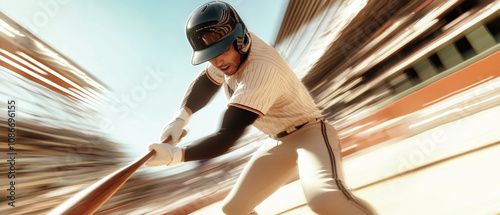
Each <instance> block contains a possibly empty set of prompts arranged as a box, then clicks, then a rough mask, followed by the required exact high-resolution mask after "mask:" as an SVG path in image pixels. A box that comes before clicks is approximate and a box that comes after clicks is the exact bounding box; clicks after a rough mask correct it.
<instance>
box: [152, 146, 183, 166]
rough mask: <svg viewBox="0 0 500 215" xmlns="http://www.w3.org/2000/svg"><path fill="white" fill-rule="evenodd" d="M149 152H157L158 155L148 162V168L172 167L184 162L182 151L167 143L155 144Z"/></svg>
mask: <svg viewBox="0 0 500 215" xmlns="http://www.w3.org/2000/svg"><path fill="white" fill-rule="evenodd" d="M148 148H149V150H155V151H156V154H155V155H154V156H153V157H152V158H151V159H149V160H148V161H147V162H146V164H145V165H146V167H157V166H163V165H167V166H172V165H175V164H179V163H181V162H182V149H181V148H178V147H173V146H171V145H170V144H165V143H153V144H151V145H149V147H148Z"/></svg>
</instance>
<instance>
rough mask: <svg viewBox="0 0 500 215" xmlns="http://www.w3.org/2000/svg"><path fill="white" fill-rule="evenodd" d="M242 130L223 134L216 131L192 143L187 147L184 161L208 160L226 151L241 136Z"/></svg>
mask: <svg viewBox="0 0 500 215" xmlns="http://www.w3.org/2000/svg"><path fill="white" fill-rule="evenodd" d="M242 134H243V131H242V132H239V133H232V134H223V133H220V132H218V133H216V134H214V135H211V136H208V137H206V138H204V139H202V140H199V141H197V142H195V143H193V144H190V145H189V146H187V147H186V148H185V151H184V161H194V160H207V159H211V158H214V157H217V156H220V155H223V154H224V153H226V152H227V151H228V150H229V149H230V148H231V146H233V144H234V143H235V142H236V140H238V138H240V137H241V135H242Z"/></svg>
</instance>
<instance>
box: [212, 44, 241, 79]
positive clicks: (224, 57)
mask: <svg viewBox="0 0 500 215" xmlns="http://www.w3.org/2000/svg"><path fill="white" fill-rule="evenodd" d="M209 62H210V63H211V64H212V65H213V66H215V67H217V68H218V69H220V70H221V71H222V72H223V73H224V74H226V75H227V76H231V75H234V73H236V71H238V68H239V67H240V64H241V55H240V53H239V52H238V51H236V49H234V46H232V45H231V47H229V48H228V49H227V50H226V51H225V52H224V53H222V54H221V55H219V56H217V57H215V58H212V59H211V60H209Z"/></svg>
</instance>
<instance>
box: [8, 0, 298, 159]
mask: <svg viewBox="0 0 500 215" xmlns="http://www.w3.org/2000/svg"><path fill="white" fill-rule="evenodd" d="M205 2H207V1H199V0H196V1H195V0H193V1H172V0H161V1H160V0H147V1H139V0H99V1H98V0H16V1H11V0H0V11H1V12H3V13H5V14H6V15H7V16H9V17H10V18H11V19H13V20H15V21H16V22H18V23H19V24H21V25H23V26H24V27H25V28H27V29H28V30H30V31H31V32H32V33H34V34H35V35H36V36H38V37H39V38H40V39H42V40H43V41H45V42H46V43H47V44H49V45H51V46H52V47H53V48H55V49H56V50H58V51H59V52H61V53H62V54H63V55H65V56H66V57H68V58H69V59H71V60H73V61H74V62H76V63H77V64H78V65H80V66H81V67H83V68H84V69H85V70H86V71H88V72H89V73H91V74H92V75H94V76H95V77H96V78H97V79H99V80H100V81H101V82H103V83H104V84H105V85H107V86H108V87H109V88H110V90H111V93H110V96H112V97H113V98H114V102H112V103H111V105H107V106H104V107H103V108H102V110H101V111H100V112H101V114H102V117H101V118H102V119H100V120H98V121H104V122H107V123H106V125H109V126H106V128H105V129H103V132H104V134H105V136H106V137H107V138H109V139H110V140H114V141H116V142H119V143H123V144H124V145H125V146H126V148H124V149H123V151H126V152H129V155H131V156H132V157H134V156H139V155H140V154H143V153H144V152H145V151H146V147H147V145H148V144H149V143H152V142H156V141H158V138H159V135H160V130H161V128H162V126H163V125H164V124H165V123H166V122H167V121H169V120H170V118H171V117H172V115H173V114H174V112H175V111H176V110H177V109H178V107H179V105H180V102H181V100H182V98H183V96H184V92H185V90H186V89H187V86H188V85H189V83H190V82H191V81H192V80H193V79H194V78H195V77H196V76H197V75H198V74H199V72H200V71H201V70H202V69H203V68H204V67H205V66H206V65H199V66H192V65H191V64H190V60H191V53H192V51H191V47H190V46H189V43H188V42H187V40H186V38H185V31H184V29H185V23H186V21H187V19H188V17H189V15H190V14H191V12H192V11H193V10H195V9H196V8H197V7H199V6H200V5H202V4H203V3H205ZM227 2H228V3H230V4H231V5H233V7H234V8H235V9H236V10H237V11H238V13H239V14H240V16H241V17H242V19H243V20H244V22H245V24H246V26H247V28H248V29H249V30H250V31H252V32H254V33H256V34H257V35H258V36H260V37H261V38H262V39H264V40H265V41H267V42H268V43H271V44H272V43H273V42H274V40H275V38H276V35H277V32H278V30H279V28H280V25H281V20H282V18H283V15H284V12H285V10H286V7H287V4H288V1H287V0H279V1H268V0H253V1H249V0H247V1H244V0H229V1H227ZM222 94H223V93H222V91H221V92H220V93H219V94H218V95H217V97H216V98H214V99H213V101H212V102H211V103H210V104H209V106H208V107H207V108H205V109H204V110H201V111H200V112H198V113H196V114H195V115H193V117H192V118H191V120H190V123H189V125H188V126H187V129H188V131H189V134H188V136H187V137H186V138H185V139H184V141H183V142H190V141H193V140H196V139H199V138H201V137H203V136H205V135H208V134H210V133H212V132H214V131H215V130H216V129H217V128H218V126H219V123H220V118H221V114H222V113H223V111H224V109H225V108H226V99H225V98H223V96H222ZM97 124H100V122H96V126H100V125H97Z"/></svg>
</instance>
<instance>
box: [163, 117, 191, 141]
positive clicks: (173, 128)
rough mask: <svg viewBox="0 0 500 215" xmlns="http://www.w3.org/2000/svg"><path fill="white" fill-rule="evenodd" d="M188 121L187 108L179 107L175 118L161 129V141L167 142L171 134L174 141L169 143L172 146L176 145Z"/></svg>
mask: <svg viewBox="0 0 500 215" xmlns="http://www.w3.org/2000/svg"><path fill="white" fill-rule="evenodd" d="M188 122H189V114H188V112H187V111H186V109H184V108H181V109H179V110H178V111H177V112H176V113H175V115H174V118H173V119H172V120H171V121H170V122H169V123H168V124H167V125H165V126H164V127H163V129H162V131H161V137H160V142H162V143H165V142H166V141H167V138H168V137H169V136H170V137H171V138H172V142H169V144H170V145H172V146H176V145H177V144H178V143H179V141H180V139H181V134H182V130H183V128H184V127H185V126H186V125H187V124H188Z"/></svg>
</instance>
